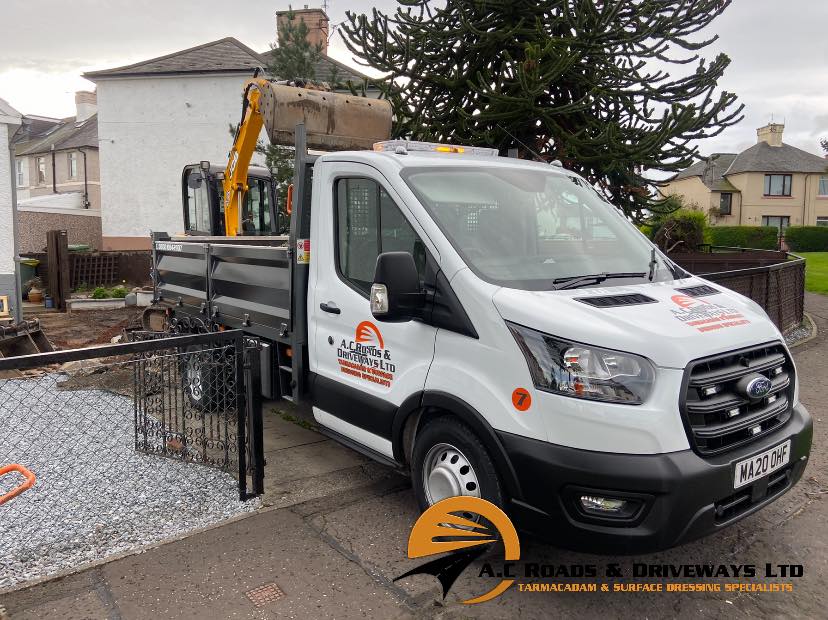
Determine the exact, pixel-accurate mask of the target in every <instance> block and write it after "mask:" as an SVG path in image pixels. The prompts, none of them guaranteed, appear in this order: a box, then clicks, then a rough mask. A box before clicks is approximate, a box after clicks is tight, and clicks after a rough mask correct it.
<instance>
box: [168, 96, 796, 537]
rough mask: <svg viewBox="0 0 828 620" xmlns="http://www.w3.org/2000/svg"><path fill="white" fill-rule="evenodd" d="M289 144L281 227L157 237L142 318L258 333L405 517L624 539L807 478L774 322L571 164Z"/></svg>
mask: <svg viewBox="0 0 828 620" xmlns="http://www.w3.org/2000/svg"><path fill="white" fill-rule="evenodd" d="M319 96H321V95H319ZM328 96H329V97H330V96H332V95H331V94H328ZM296 146H297V155H296V166H297V167H296V178H295V181H294V188H295V190H293V191H292V205H291V209H290V210H291V234H290V237H289V238H284V237H258V238H257V239H256V240H255V243H251V242H250V241H249V240H248V242H245V243H241V244H240V243H235V242H233V241H232V240H229V239H227V238H217V239H212V240H211V239H209V238H204V237H199V238H187V237H173V238H170V237H169V236H167V235H165V234H158V233H157V234H156V235H155V239H154V244H153V248H154V249H153V252H154V279H155V289H156V302H157V305H156V308H161V309H163V311H164V312H165V313H166V319H167V321H168V325H175V326H176V329H177V331H179V332H180V331H188V330H191V331H198V330H204V329H208V330H211V329H220V328H224V327H228V328H242V329H244V330H245V332H247V333H248V334H250V335H252V336H256V337H258V338H259V339H260V341H261V342H262V343H264V348H265V353H266V354H265V355H263V356H262V360H263V365H264V368H263V391H264V392H265V394H266V395H267V396H269V397H272V398H287V399H289V400H292V401H294V402H297V403H302V404H305V405H308V406H310V407H311V408H312V412H313V417H314V418H315V420H316V422H317V423H318V424H319V426H320V427H321V428H322V429H323V430H324V432H326V433H327V434H329V435H330V436H332V437H334V438H336V439H338V440H339V441H341V442H342V443H344V444H346V445H348V446H351V447H352V448H354V449H356V450H359V451H361V452H363V453H365V454H367V455H369V456H371V457H373V458H375V459H377V460H378V461H381V462H383V463H386V464H388V465H390V466H393V467H396V468H398V469H400V470H404V471H406V472H410V476H411V481H412V484H413V489H414V493H415V494H416V497H417V500H418V501H419V504H420V506H421V507H422V508H426V507H428V506H429V505H431V504H433V503H435V502H437V501H439V500H441V499H444V498H446V497H449V496H455V495H471V496H475V497H482V498H484V499H487V500H489V501H491V502H493V503H495V504H497V505H499V506H501V507H503V508H504V510H506V512H507V513H508V514H509V515H510V517H511V518H512V519H513V521H514V523H515V524H516V526H517V527H518V528H520V529H523V530H526V531H529V532H532V533H534V534H536V535H538V536H540V537H542V538H544V539H547V540H550V541H551V542H553V543H556V544H558V545H561V546H566V547H571V548H575V549H579V550H586V551H592V552H599V553H610V552H613V553H614V552H622V553H640V552H646V551H652V550H657V549H663V548H667V547H671V546H674V545H677V544H680V543H683V542H686V541H689V540H692V539H695V538H698V537H701V536H704V535H707V534H710V533H713V532H716V531H718V530H720V529H722V528H724V527H727V526H729V525H731V524H733V523H734V522H736V521H738V520H740V519H742V518H744V517H745V516H747V515H749V514H751V513H754V512H756V511H757V510H759V509H761V508H762V507H764V506H766V505H767V504H769V503H770V502H773V501H774V500H776V499H777V498H779V497H780V496H781V495H782V494H784V493H785V492H786V491H787V490H789V489H790V488H791V487H792V486H793V485H794V484H795V483H796V482H797V481H798V480H799V479H800V478H801V476H802V473H803V471H804V469H805V466H806V463H807V460H808V456H809V452H810V448H811V439H812V422H811V418H810V416H809V414H808V412H807V411H806V409H805V407H803V406H802V404H801V403H800V402H799V390H798V385H797V374H796V369H795V366H794V361H793V358H792V356H791V354H790V351H789V350H788V348H787V346H786V345H785V342H784V339H783V338H782V336H781V334H780V333H779V331H778V330H777V329H776V327H775V326H774V324H773V323H772V322H771V321H770V320H769V318H768V316H767V315H766V314H765V312H764V311H763V310H762V308H761V307H759V306H758V305H757V304H756V303H755V302H753V301H751V300H750V299H748V298H746V297H744V296H742V295H739V294H737V293H734V292H732V291H730V290H727V289H725V288H722V287H721V286H718V285H715V284H712V283H710V282H707V281H705V280H703V279H702V278H698V277H695V276H692V275H690V274H688V273H686V272H685V271H684V270H682V269H681V268H680V267H679V266H677V265H676V264H674V263H673V262H672V261H671V260H670V259H669V258H668V257H666V256H664V255H663V254H662V253H661V252H659V251H658V249H657V248H656V247H655V246H653V244H652V243H650V241H649V240H647V239H646V238H645V237H644V236H643V235H642V234H641V233H640V232H639V231H638V230H637V229H636V228H635V226H633V225H632V224H631V223H630V222H629V221H628V220H627V219H626V218H625V217H624V215H623V214H622V212H621V211H620V210H619V209H617V208H616V207H614V206H613V205H611V204H609V203H607V202H606V201H605V200H604V199H603V198H602V197H601V196H600V195H599V194H598V192H596V191H595V190H594V189H593V188H592V186H591V185H590V184H589V183H588V182H586V181H585V180H584V179H583V178H581V177H580V176H578V175H577V174H575V173H573V172H571V171H568V170H566V169H564V168H562V167H560V166H554V165H548V164H542V163H536V162H530V161H524V160H519V159H514V158H507V157H498V156H497V152H496V151H495V150H491V149H482V148H475V147H462V146H456V145H444V144H431V143H418V142H405V141H380V142H378V143H377V144H376V145H375V146H374V148H373V150H354V151H339V152H332V153H326V154H323V155H309V154H308V151H307V136H306V131H305V127H304V126H303V125H301V124H299V125H298V126H297V127H296Z"/></svg>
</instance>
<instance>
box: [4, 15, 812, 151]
mask: <svg viewBox="0 0 828 620" xmlns="http://www.w3.org/2000/svg"><path fill="white" fill-rule="evenodd" d="M2 3H3V21H2V25H0V30H1V31H2V36H0V97H2V98H4V99H6V100H7V101H8V102H9V103H10V104H11V105H13V106H14V107H15V108H17V109H18V110H19V111H21V112H22V113H24V114H41V115H46V116H59V117H63V116H71V115H73V114H74V95H73V94H74V91H76V90H81V89H90V88H92V87H93V85H92V84H91V83H90V82H87V81H86V80H84V79H83V78H81V77H80V74H81V73H83V72H84V71H89V70H93V69H105V68H109V67H115V66H120V65H125V64H130V63H133V62H138V61H141V60H146V59H148V58H152V57H154V56H160V55H163V54H167V53H170V52H174V51H177V50H181V49H185V48H187V47H192V46H194V45H199V44H201V43H206V42H208V41H212V40H215V39H220V38H222V37H226V36H233V37H236V38H237V39H239V40H240V41H242V42H243V43H245V44H247V45H249V46H250V47H252V48H253V49H255V50H257V51H263V50H266V49H267V48H268V45H269V43H270V42H272V41H273V40H274V39H275V37H276V35H275V17H274V12H275V11H276V10H280V9H286V8H287V6H288V2H287V1H283V0H235V1H228V0H221V1H219V0H163V1H162V0H143V1H139V2H136V1H135V0H71V1H66V0H37V1H35V0H2ZM292 4H293V7H294V8H301V7H302V6H303V5H304V4H305V3H304V2H303V1H301V0H300V2H293V3H292ZM320 5H321V0H317V1H316V2H314V1H313V0H311V6H314V7H315V6H320ZM329 5H330V6H329V10H328V13H329V15H330V17H331V21H332V23H336V22H340V21H342V20H343V19H344V17H345V11H346V10H348V9H351V10H355V11H356V10H359V11H365V12H370V10H371V8H372V7H377V8H379V9H381V10H384V11H390V10H393V7H395V6H396V5H397V3H396V0H372V1H356V0H329ZM826 26H828V1H826V0H785V1H783V0H735V1H734V2H733V4H732V5H731V7H730V8H729V9H728V10H727V11H726V12H725V14H724V15H723V16H721V17H720V18H719V20H718V21H717V22H715V23H714V25H713V29H714V31H715V33H716V34H719V35H720V39H719V41H718V42H717V43H716V51H718V50H721V51H724V52H725V53H727V54H728V55H729V56H730V58H731V60H732V63H731V65H730V68H729V69H728V71H727V73H726V75H725V79H724V81H723V82H722V84H721V86H722V87H723V88H726V89H728V90H731V91H733V92H736V93H737V94H738V95H739V97H740V100H741V102H742V103H744V104H745V106H746V109H745V115H746V118H745V120H744V121H742V123H740V124H739V125H738V126H736V127H734V128H731V129H729V130H728V131H726V132H725V133H723V134H722V135H721V136H719V137H717V138H713V139H709V140H707V141H705V143H704V144H702V145H701V146H702V151H703V152H704V153H709V152H714V151H740V150H742V149H744V148H746V147H747V146H750V145H751V144H753V143H754V142H755V140H756V134H755V129H756V128H757V127H759V126H760V125H764V124H765V123H767V122H768V121H769V120H770V119H771V116H773V118H774V119H775V120H777V121H782V120H784V121H785V123H786V128H785V142H787V143H789V144H793V145H795V146H798V147H800V148H803V149H806V150H808V151H811V152H814V153H820V152H821V151H820V150H819V145H818V139H819V138H820V137H823V136H824V137H828V35H826V32H828V31H827V30H826ZM330 54H331V55H332V56H334V57H336V58H338V59H339V60H342V61H345V62H350V57H349V54H348V52H347V50H346V49H345V47H344V45H343V44H342V43H341V41H340V40H339V37H338V36H335V37H334V39H333V40H332V42H331V49H330ZM705 54H706V55H707V56H710V57H712V55H713V51H711V50H710V49H708V51H706V52H705Z"/></svg>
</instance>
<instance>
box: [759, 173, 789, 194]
mask: <svg viewBox="0 0 828 620" xmlns="http://www.w3.org/2000/svg"><path fill="white" fill-rule="evenodd" d="M790 195H791V175H790V174H766V175H765V196H790Z"/></svg>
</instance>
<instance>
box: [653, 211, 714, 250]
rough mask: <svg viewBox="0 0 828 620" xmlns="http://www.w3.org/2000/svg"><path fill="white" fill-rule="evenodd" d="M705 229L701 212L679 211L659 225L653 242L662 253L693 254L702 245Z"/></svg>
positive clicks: (704, 220)
mask: <svg viewBox="0 0 828 620" xmlns="http://www.w3.org/2000/svg"><path fill="white" fill-rule="evenodd" d="M706 228H707V218H706V216H705V214H704V213H703V212H701V211H689V210H686V209H679V210H678V211H675V212H674V213H671V214H670V215H669V216H668V217H666V218H665V219H664V221H663V222H661V223H660V225H659V226H658V229H657V230H656V231H655V232H654V234H653V240H654V241H655V243H656V245H658V247H659V248H661V249H662V250H663V251H664V252H695V251H696V250H697V249H698V247H699V246H700V245H701V244H702V243H704V237H705V229H706Z"/></svg>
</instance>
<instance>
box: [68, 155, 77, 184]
mask: <svg viewBox="0 0 828 620" xmlns="http://www.w3.org/2000/svg"><path fill="white" fill-rule="evenodd" d="M67 159H68V163H69V178H70V179H77V178H78V154H77V153H69V154H68V155H67Z"/></svg>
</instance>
